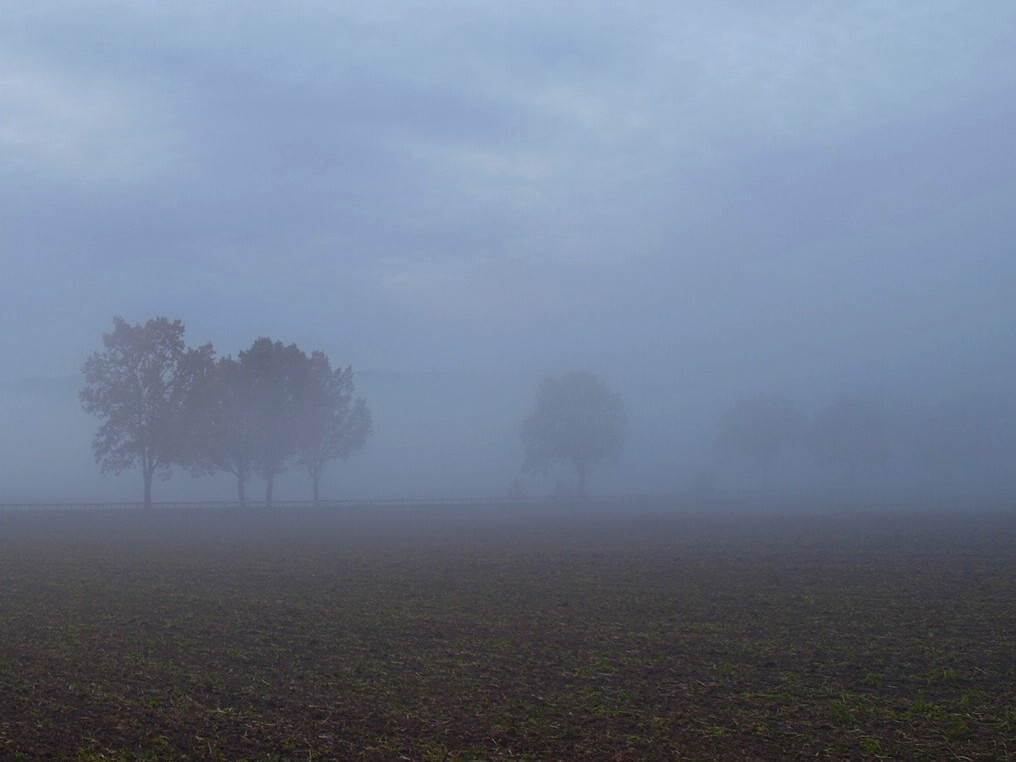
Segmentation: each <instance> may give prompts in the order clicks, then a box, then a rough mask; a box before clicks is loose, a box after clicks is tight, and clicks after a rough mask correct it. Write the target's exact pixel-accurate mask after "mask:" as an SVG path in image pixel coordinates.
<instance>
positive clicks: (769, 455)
mask: <svg viewBox="0 0 1016 762" xmlns="http://www.w3.org/2000/svg"><path fill="white" fill-rule="evenodd" d="M804 430H805V418H804V415H803V414H802V413H801V412H800V411H799V410H798V409H797V408H796V407H795V406H794V404H793V403H792V402H790V400H788V399H787V398H786V397H783V396H781V395H778V394H763V395H759V396H757V397H753V398H751V399H747V400H744V401H743V402H739V403H738V404H737V405H735V406H734V407H732V408H731V409H730V410H728V411H727V412H726V413H724V415H723V417H722V418H721V419H720V424H719V431H718V433H717V436H716V447H717V449H718V450H719V451H720V452H723V453H726V454H729V455H733V456H735V457H739V458H744V459H747V460H750V461H752V462H754V463H755V464H756V465H758V467H759V469H760V471H761V474H762V483H763V484H764V485H765V486H768V485H769V473H770V470H771V469H772V466H773V464H774V463H775V462H776V461H777V459H778V458H779V457H780V455H781V454H783V452H784V451H785V450H787V449H788V448H790V447H791V446H793V445H794V444H796V443H798V442H799V441H800V440H801V438H802V436H803V434H804Z"/></svg>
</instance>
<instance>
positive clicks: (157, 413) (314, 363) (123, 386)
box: [80, 317, 373, 508]
mask: <svg viewBox="0 0 1016 762" xmlns="http://www.w3.org/2000/svg"><path fill="white" fill-rule="evenodd" d="M184 330H185V329H184V325H183V323H182V322H181V321H179V320H175V321H170V320H168V319H167V318H164V317H158V318H154V319H152V320H149V321H147V322H146V323H144V324H136V325H132V324H130V323H128V322H127V321H126V320H124V319H123V318H121V317H116V318H114V319H113V330H112V331H111V332H110V333H106V334H104V335H103V337H102V344H103V348H102V349H101V350H98V351H96V352H94V353H93V354H92V355H91V356H90V357H89V358H88V359H87V360H86V362H85V364H84V367H83V369H82V372H83V374H84V378H85V386H84V388H83V389H82V390H81V393H80V399H81V403H82V406H83V407H84V409H85V410H86V411H87V412H89V413H91V414H93V415H95V416H97V417H98V418H99V419H100V420H101V422H102V423H101V425H100V427H99V429H98V431H97V432H96V434H95V437H94V439H93V442H92V449H93V451H94V454H95V458H96V460H97V461H98V463H99V464H100V466H101V468H102V470H103V471H104V472H105V471H111V472H113V473H119V472H121V471H123V470H125V469H129V468H133V467H140V470H141V474H142V478H143V480H144V505H145V508H150V507H151V505H152V482H153V480H154V477H155V476H156V475H163V476H168V474H169V471H170V469H171V468H172V467H173V466H180V467H183V468H185V469H187V470H189V471H190V472H191V473H192V474H193V475H195V476H199V475H204V474H211V473H216V472H225V473H229V474H231V475H232V476H233V477H234V478H235V479H236V488H237V497H238V500H239V502H240V504H241V505H245V504H246V500H247V497H246V495H247V493H246V488H247V484H248V483H249V482H250V480H251V479H253V478H254V477H255V476H257V477H260V478H261V479H263V480H264V482H265V502H266V504H268V505H270V504H271V502H272V492H273V488H274V482H275V477H276V476H278V475H279V474H282V473H284V472H285V471H286V470H287V468H289V467H290V466H295V467H297V468H299V469H301V470H303V471H305V472H306V473H307V475H308V477H309V479H310V482H311V487H312V492H313V496H314V501H315V503H317V502H318V501H319V500H320V493H319V487H320V482H321V476H322V474H323V472H324V470H325V468H326V467H327V465H328V464H329V463H331V462H333V461H335V460H346V459H348V458H349V457H350V456H351V455H352V454H353V453H354V452H356V451H357V450H359V449H361V448H362V447H363V446H364V445H365V444H366V442H367V439H368V438H369V437H370V435H371V433H372V432H373V425H372V421H371V414H370V409H369V408H368V406H367V403H366V401H365V400H364V399H363V398H362V397H355V396H354V394H355V386H354V382H353V369H352V367H335V368H333V367H332V365H331V362H330V361H329V359H328V357H327V355H325V354H324V353H323V352H320V351H315V352H311V353H310V354H307V353H305V352H304V351H302V350H301V349H300V348H299V347H297V346H296V344H288V345H287V344H283V343H282V342H280V341H273V340H271V339H269V338H264V337H262V338H259V339H257V340H256V341H255V342H254V343H253V344H252V345H251V346H250V347H249V348H247V349H245V350H244V351H242V352H240V353H239V354H238V355H237V356H236V357H235V358H234V357H232V356H229V355H227V356H223V357H216V354H215V351H214V349H213V348H212V345H211V344H204V345H202V346H200V347H196V348H191V347H188V346H187V345H186V344H185V342H184Z"/></svg>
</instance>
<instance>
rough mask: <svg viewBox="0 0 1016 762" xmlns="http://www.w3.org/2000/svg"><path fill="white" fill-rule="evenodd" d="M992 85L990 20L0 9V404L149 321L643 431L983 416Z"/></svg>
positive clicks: (998, 343)
mask: <svg viewBox="0 0 1016 762" xmlns="http://www.w3.org/2000/svg"><path fill="white" fill-rule="evenodd" d="M1014 72H1016V5H1014V4H1012V3H1008V2H984V3H962V2H958V1H957V2H951V1H945V0H941V1H937V2H934V1H932V2H922V3H899V4H886V3H879V2H860V3H839V2H811V3H801V2H773V3H763V4H744V3H739V2H717V3H672V2H646V3H638V4H634V5H632V4H625V5H621V4H618V3H606V2H603V3H598V2H586V3H542V2H513V3H495V2H489V3H488V2H440V3H431V2H428V3H422V2H401V3H385V2H377V1H376V0H374V1H372V2H363V3H358V2H343V3H334V2H314V1H312V0H303V1H294V2H287V3H283V4H278V3H269V2H262V3H253V2H252V3H245V4H243V5H239V4H233V3H209V2H199V1H197V0H195V1H194V2H184V1H183V0H179V1H178V2H172V3H162V2H141V1H140V0H138V1H135V2H126V1H125V2H90V3H87V4H86V3H79V2H46V1H45V0H34V1H33V2H31V3H18V2H11V3H4V4H2V5H0V178H2V182H0V252H2V254H0V256H2V257H3V265H4V273H5V276H4V278H3V279H2V281H0V328H2V331H0V353H2V356H3V357H4V358H5V361H4V363H3V365H2V366H0V380H2V381H7V382H11V381H16V380H18V379H25V378H40V377H43V378H61V377H67V376H73V375H76V374H77V373H78V372H79V370H80V366H81V363H82V361H83V360H84V358H85V357H86V356H87V355H88V354H89V353H90V352H91V351H93V350H94V349H96V348H97V346H98V344H99V337H100V334H101V333H102V332H103V331H106V330H109V327H110V325H111V322H110V321H111V318H112V316H113V315H114V314H121V315H123V316H124V317H125V318H127V319H128V320H131V321H142V320H145V319H147V318H149V317H153V316H155V315H159V314H164V315H168V316H170V317H179V318H181V319H183V320H184V322H185V323H186V324H187V326H188V337H189V339H190V341H192V342H193V343H203V342H205V341H212V342H213V343H214V344H215V346H216V348H217V349H218V350H219V352H220V353H222V354H233V353H236V352H237V351H238V350H240V349H242V348H244V347H245V346H247V345H249V344H250V343H251V341H253V339H255V338H256V337H258V336H260V335H269V336H271V337H273V338H278V339H282V340H284V341H296V342H297V343H298V344H300V345H301V347H304V348H306V349H315V348H320V349H323V350H325V351H326V352H328V353H329V355H330V356H331V357H332V358H333V359H334V360H335V361H336V362H339V363H343V364H345V363H352V364H353V365H354V367H355V368H357V369H358V370H363V371H396V372H418V371H444V372H454V373H465V372H476V371H493V372H504V373H510V374H513V375H514V376H515V379H514V382H517V383H519V384H521V385H523V386H526V387H527V388H529V387H533V386H535V384H536V382H537V381H538V380H539V378H540V376H541V375H544V374H546V373H557V372H560V371H562V370H568V369H571V368H578V367H582V368H588V369H589V370H592V371H594V372H597V373H601V374H603V375H604V377H606V378H608V379H609V380H611V381H612V382H613V383H615V384H616V385H618V386H619V387H621V388H622V391H625V392H627V393H628V395H629V396H636V397H638V399H643V400H646V401H647V402H646V403H645V408H646V411H654V412H655V413H658V414H660V415H664V416H667V415H669V416H672V417H673V416H679V414H680V411H681V410H682V409H684V408H687V407H688V406H692V407H693V406H696V405H699V404H702V402H703V400H706V399H714V398H719V397H723V398H724V399H729V398H733V397H736V396H737V395H739V394H744V393H748V392H750V391H752V390H755V389H758V388H766V389H770V388H776V389H785V390H790V391H795V390H796V391H797V392H800V393H801V394H805V395H807V394H809V393H810V394H811V395H812V397H813V398H814V399H819V398H821V396H822V394H821V392H820V391H818V390H820V389H822V388H824V387H830V388H831V387H833V386H836V387H837V388H840V387H843V388H848V387H850V386H852V385H853V386H858V385H869V386H870V385H876V386H877V385H885V386H889V387H892V386H894V385H897V386H899V385H908V388H917V389H920V388H923V387H928V388H929V389H930V390H932V391H930V392H929V393H937V394H944V393H949V392H955V391H956V390H957V389H968V388H971V389H982V388H983V389H992V390H996V389H1001V388H1004V387H1007V386H1011V384H1012V380H1013V378H1014V370H1016V339H1014V336H1016V330H1014V329H1016V325H1014V322H1016V321H1014V319H1013V318H1014V308H1013V303H1012V300H1013V284H1014V283H1016V256H1014V253H1016V248H1014V242H1016V221H1014V215H1013V209H1014V206H1016V205H1014V202H1016V137H1014V136H1016V132H1014V131H1013V128H1012V125H1013V124H1016V113H1014V112H1016V74H1014ZM1007 374H1008V375H1007ZM514 382H513V383H514ZM626 384H627V385H628V386H627V387H625V385H626ZM808 390H811V391H810V392H809V391H808ZM646 411H643V412H646ZM378 412H379V413H380V412H381V411H378ZM638 413H639V410H638V405H637V404H636V410H635V414H636V415H635V420H636V421H637V420H638ZM648 414H649V413H648V412H646V415H648ZM636 437H637V435H636ZM514 444H515V443H513V445H514Z"/></svg>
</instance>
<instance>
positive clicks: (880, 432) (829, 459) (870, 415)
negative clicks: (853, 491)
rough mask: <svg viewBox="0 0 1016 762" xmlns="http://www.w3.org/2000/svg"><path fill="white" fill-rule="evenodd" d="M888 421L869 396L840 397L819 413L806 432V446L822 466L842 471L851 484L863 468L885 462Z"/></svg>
mask: <svg viewBox="0 0 1016 762" xmlns="http://www.w3.org/2000/svg"><path fill="white" fill-rule="evenodd" d="M890 428H891V427H890V425H889V421H888V419H887V417H886V413H885V411H884V410H883V409H882V406H881V405H880V404H879V402H878V400H877V399H876V398H874V397H872V396H869V395H855V396H849V397H841V398H839V399H838V400H836V401H835V402H833V403H832V404H831V405H829V406H827V407H825V408H824V409H822V410H820V411H819V412H818V413H817V414H816V415H815V417H814V419H813V421H812V424H811V427H810V429H809V431H808V437H807V439H808V444H809V446H810V448H811V450H812V452H813V453H814V454H815V457H816V458H817V459H818V460H819V461H820V462H823V463H827V464H830V465H835V466H840V467H842V468H843V469H844V470H845V472H846V474H847V475H848V476H849V478H850V479H851V481H853V479H854V478H855V477H856V475H857V472H858V471H859V470H860V469H861V468H864V467H870V466H874V465H878V464H880V463H883V462H884V461H886V460H887V459H888V457H889V454H890V452H891V450H892V437H893V434H894V432H892V431H891V430H890Z"/></svg>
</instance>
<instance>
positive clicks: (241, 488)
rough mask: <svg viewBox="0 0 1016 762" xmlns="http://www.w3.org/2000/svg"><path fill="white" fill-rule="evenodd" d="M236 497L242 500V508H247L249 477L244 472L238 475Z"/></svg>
mask: <svg viewBox="0 0 1016 762" xmlns="http://www.w3.org/2000/svg"><path fill="white" fill-rule="evenodd" d="M236 495H237V497H238V498H239V499H240V507H241V508H246V507H247V475H246V474H245V473H243V472H242V471H241V472H240V473H238V474H237V475H236Z"/></svg>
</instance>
